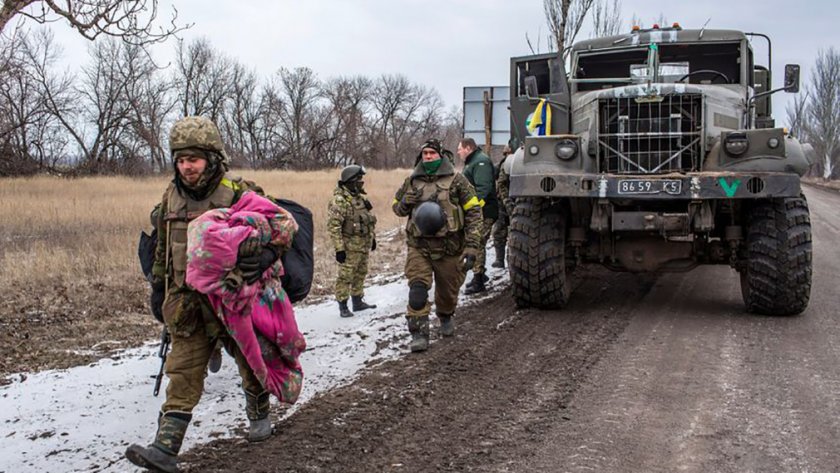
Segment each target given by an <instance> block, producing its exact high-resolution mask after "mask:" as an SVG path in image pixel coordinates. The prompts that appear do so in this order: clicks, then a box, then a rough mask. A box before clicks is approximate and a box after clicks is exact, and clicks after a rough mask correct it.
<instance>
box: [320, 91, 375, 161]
mask: <svg viewBox="0 0 840 473" xmlns="http://www.w3.org/2000/svg"><path fill="white" fill-rule="evenodd" d="M371 87H372V81H371V80H370V79H368V78H367V77H362V76H356V77H337V78H334V79H330V80H328V81H326V82H324V83H323V84H322V87H321V95H322V97H324V99H325V101H326V106H325V108H324V110H323V111H322V114H323V116H324V117H325V121H324V123H323V125H322V129H323V130H324V131H325V132H326V135H327V136H326V139H325V140H324V142H323V143H322V145H321V147H320V149H319V152H318V153H317V155H316V156H317V157H318V158H320V161H322V162H323V163H324V164H325V165H347V164H350V163H358V164H370V163H371V162H372V161H373V160H372V159H370V156H368V153H366V152H365V151H366V146H365V144H364V143H363V141H362V133H363V131H364V127H365V115H366V112H367V109H368V96H369V94H370V91H371Z"/></svg>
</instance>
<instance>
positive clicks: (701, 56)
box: [573, 43, 741, 91]
mask: <svg viewBox="0 0 840 473" xmlns="http://www.w3.org/2000/svg"><path fill="white" fill-rule="evenodd" d="M649 51H650V46H649V45H640V46H638V47H636V48H633V49H624V50H614V51H609V52H600V53H598V52H595V53H587V54H580V55H579V56H578V59H577V68H576V69H575V71H574V76H573V79H576V81H575V82H577V90H580V91H585V90H597V89H608V88H612V87H620V86H622V85H627V84H633V83H646V82H648V81H653V82H658V83H674V82H677V81H679V80H680V79H682V82H684V83H692V84H739V83H740V82H741V67H740V57H741V50H740V43H701V44H660V45H658V51H657V52H656V53H655V54H654V55H651V54H649ZM651 57H654V58H655V59H656V61H655V64H657V67H656V70H655V71H654V70H653V69H652V68H651V67H650V62H651V60H650V59H651Z"/></svg>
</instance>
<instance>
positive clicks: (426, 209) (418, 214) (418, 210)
mask: <svg viewBox="0 0 840 473" xmlns="http://www.w3.org/2000/svg"><path fill="white" fill-rule="evenodd" d="M411 219H412V221H414V224H415V225H417V228H418V229H419V230H420V233H422V234H423V236H434V235H436V234H437V232H439V231H440V229H441V228H443V226H444V225H446V215H445V214H444V213H443V208H441V206H440V204H438V203H437V202H435V201H432V200H427V201H426V202H423V203H422V204H420V205H418V206H417V207H415V208H414V212H413V213H412V215H411Z"/></svg>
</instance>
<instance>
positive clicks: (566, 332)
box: [184, 188, 840, 472]
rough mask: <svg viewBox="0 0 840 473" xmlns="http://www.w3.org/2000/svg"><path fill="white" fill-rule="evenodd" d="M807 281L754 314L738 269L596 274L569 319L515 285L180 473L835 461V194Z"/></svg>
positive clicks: (197, 454) (838, 377)
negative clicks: (525, 301) (791, 299)
mask: <svg viewBox="0 0 840 473" xmlns="http://www.w3.org/2000/svg"><path fill="white" fill-rule="evenodd" d="M807 195H808V198H809V203H810V206H811V216H812V221H813V229H814V286H813V289H812V293H811V303H810V307H809V308H808V310H807V311H806V313H805V314H803V315H802V316H798V317H761V316H754V315H750V314H747V313H745V312H744V310H743V306H742V302H741V295H740V288H739V284H738V277H737V275H736V273H735V272H734V271H732V270H731V269H729V268H728V267H706V268H699V269H697V270H695V271H693V272H690V273H687V274H671V275H664V276H660V277H653V276H641V277H640V276H638V275H630V274H617V273H609V272H606V271H601V270H589V271H587V272H586V273H585V274H583V275H582V277H581V278H580V279H579V281H578V282H577V284H576V288H575V291H574V295H573V298H572V303H571V304H570V305H569V306H568V308H567V309H565V310H563V311H560V312H548V311H535V310H526V311H516V310H515V308H514V306H513V304H512V302H511V301H510V300H509V299H508V297H507V295H506V294H502V295H500V296H498V297H496V298H494V299H493V300H491V301H488V302H487V303H485V304H482V305H479V306H475V307H471V308H469V309H467V310H464V311H462V312H461V313H460V314H459V316H458V318H457V323H458V336H457V337H456V338H455V339H454V340H453V339H446V340H435V341H434V343H433V345H432V348H431V350H430V351H428V352H427V353H424V354H420V355H410V356H409V355H406V356H404V357H401V358H400V359H397V360H394V361H391V362H387V363H385V364H383V365H380V366H378V367H375V368H371V369H369V370H368V371H367V372H366V373H365V374H364V375H363V376H362V377H361V378H360V379H359V380H358V381H356V382H355V383H353V384H352V385H350V386H346V387H344V388H341V389H338V390H334V391H332V392H329V393H327V394H325V395H323V396H321V397H319V398H317V399H315V400H313V401H311V402H310V403H308V404H307V405H306V406H305V407H304V408H303V409H301V410H300V411H298V412H297V413H295V414H294V415H293V416H291V417H290V418H288V419H286V420H284V421H282V422H280V423H279V424H278V426H277V428H278V433H277V434H276V435H275V436H274V437H273V438H272V439H271V440H269V441H268V442H266V443H263V444H260V445H257V446H249V445H247V444H246V443H245V442H243V441H236V440H226V441H218V442H215V443H213V444H210V445H207V446H204V447H202V448H200V449H197V450H193V451H191V452H190V453H188V454H187V455H186V457H185V460H186V461H185V465H184V466H185V469H186V470H187V471H243V470H248V471H255V472H257V471H264V472H268V471H307V472H333V471H335V472H339V471H340V472H371V471H377V472H378V471H398V472H434V471H492V472H530V471H540V472H556V471H569V472H578V471H610V472H640V471H644V472H660V471H661V472H666V471H668V472H670V471H678V470H679V471H689V472H709V471H715V472H764V471H773V472H803V471H813V472H823V471H840V449H838V448H837V443H838V439H840V417H838V409H840V317H838V314H837V307H838V305H840V291H838V290H837V286H836V285H837V281H838V280H840V195H838V194H836V193H831V192H828V191H824V190H819V189H811V188H809V189H807Z"/></svg>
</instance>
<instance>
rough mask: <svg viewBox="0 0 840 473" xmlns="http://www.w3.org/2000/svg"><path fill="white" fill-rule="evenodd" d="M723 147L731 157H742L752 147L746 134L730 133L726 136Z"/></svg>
mask: <svg viewBox="0 0 840 473" xmlns="http://www.w3.org/2000/svg"><path fill="white" fill-rule="evenodd" d="M723 146H724V148H726V152H727V153H728V154H729V155H731V156H740V155H742V154H744V153H746V152H747V149H749V147H750V140H748V139H747V134H746V133H740V132H736V133H730V134H728V135H726V138H725V139H724V140H723Z"/></svg>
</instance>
